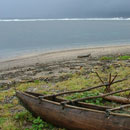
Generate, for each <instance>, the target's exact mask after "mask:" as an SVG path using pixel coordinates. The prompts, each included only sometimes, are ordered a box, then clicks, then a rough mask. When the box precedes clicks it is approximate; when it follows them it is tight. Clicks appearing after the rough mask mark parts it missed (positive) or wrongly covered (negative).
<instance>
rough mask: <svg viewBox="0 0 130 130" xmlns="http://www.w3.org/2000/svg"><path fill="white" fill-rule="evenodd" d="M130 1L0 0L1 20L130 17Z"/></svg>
mask: <svg viewBox="0 0 130 130" xmlns="http://www.w3.org/2000/svg"><path fill="white" fill-rule="evenodd" d="M129 6H130V0H0V18H75V17H76V18H81V17H130V8H129Z"/></svg>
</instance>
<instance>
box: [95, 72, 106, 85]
mask: <svg viewBox="0 0 130 130" xmlns="http://www.w3.org/2000/svg"><path fill="white" fill-rule="evenodd" d="M95 73H96V75H97V77H98V78H99V80H100V81H101V82H102V84H104V82H103V80H102V78H101V77H100V76H99V74H98V72H95Z"/></svg>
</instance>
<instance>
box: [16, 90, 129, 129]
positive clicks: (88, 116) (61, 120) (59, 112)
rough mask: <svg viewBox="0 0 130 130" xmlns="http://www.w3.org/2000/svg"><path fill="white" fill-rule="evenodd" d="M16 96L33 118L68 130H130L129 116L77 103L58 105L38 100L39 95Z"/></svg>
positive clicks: (54, 102)
mask: <svg viewBox="0 0 130 130" xmlns="http://www.w3.org/2000/svg"><path fill="white" fill-rule="evenodd" d="M16 96H17V97H18V98H19V100H20V101H21V102H22V104H23V105H24V107H25V108H26V109H28V110H29V111H30V112H31V113H32V114H33V115H34V116H36V117H37V116H40V117H41V118H42V119H43V120H44V121H46V122H49V123H51V124H53V125H56V126H58V127H61V128H66V129H69V130H130V116H129V115H121V114H115V113H111V114H110V115H109V116H108V115H107V114H106V112H105V109H107V108H105V107H99V106H96V105H90V104H85V103H79V104H78V105H77V106H73V105H66V106H65V107H64V109H63V107H62V106H61V105H60V99H57V100H56V101H53V100H50V99H42V100H39V98H38V96H40V94H35V93H29V92H16ZM80 106H81V107H80Z"/></svg>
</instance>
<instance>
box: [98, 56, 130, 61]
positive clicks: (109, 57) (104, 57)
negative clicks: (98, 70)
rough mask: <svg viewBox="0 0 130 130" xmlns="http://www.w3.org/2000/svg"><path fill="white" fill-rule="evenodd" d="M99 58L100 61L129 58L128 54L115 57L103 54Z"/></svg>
mask: <svg viewBox="0 0 130 130" xmlns="http://www.w3.org/2000/svg"><path fill="white" fill-rule="evenodd" d="M100 60H101V61H103V60H130V56H129V55H124V56H117V57H114V56H103V57H100Z"/></svg>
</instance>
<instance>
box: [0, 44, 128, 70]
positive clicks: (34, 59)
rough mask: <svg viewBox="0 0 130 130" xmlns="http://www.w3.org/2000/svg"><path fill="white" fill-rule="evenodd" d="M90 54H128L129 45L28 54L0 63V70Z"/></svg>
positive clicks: (96, 55)
mask: <svg viewBox="0 0 130 130" xmlns="http://www.w3.org/2000/svg"><path fill="white" fill-rule="evenodd" d="M88 54H91V56H92V57H100V56H106V55H123V54H130V45H122V46H106V47H95V48H82V49H70V50H62V51H55V52H48V53H43V54H42V53H41V54H30V55H24V56H21V57H17V58H14V59H10V60H6V59H5V60H4V61H1V62H0V70H7V69H12V68H21V67H25V66H26V67H27V66H31V65H36V64H41V63H53V62H57V61H58V62H59V61H65V60H71V59H75V58H77V56H80V55H81V56H82V55H88Z"/></svg>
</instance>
